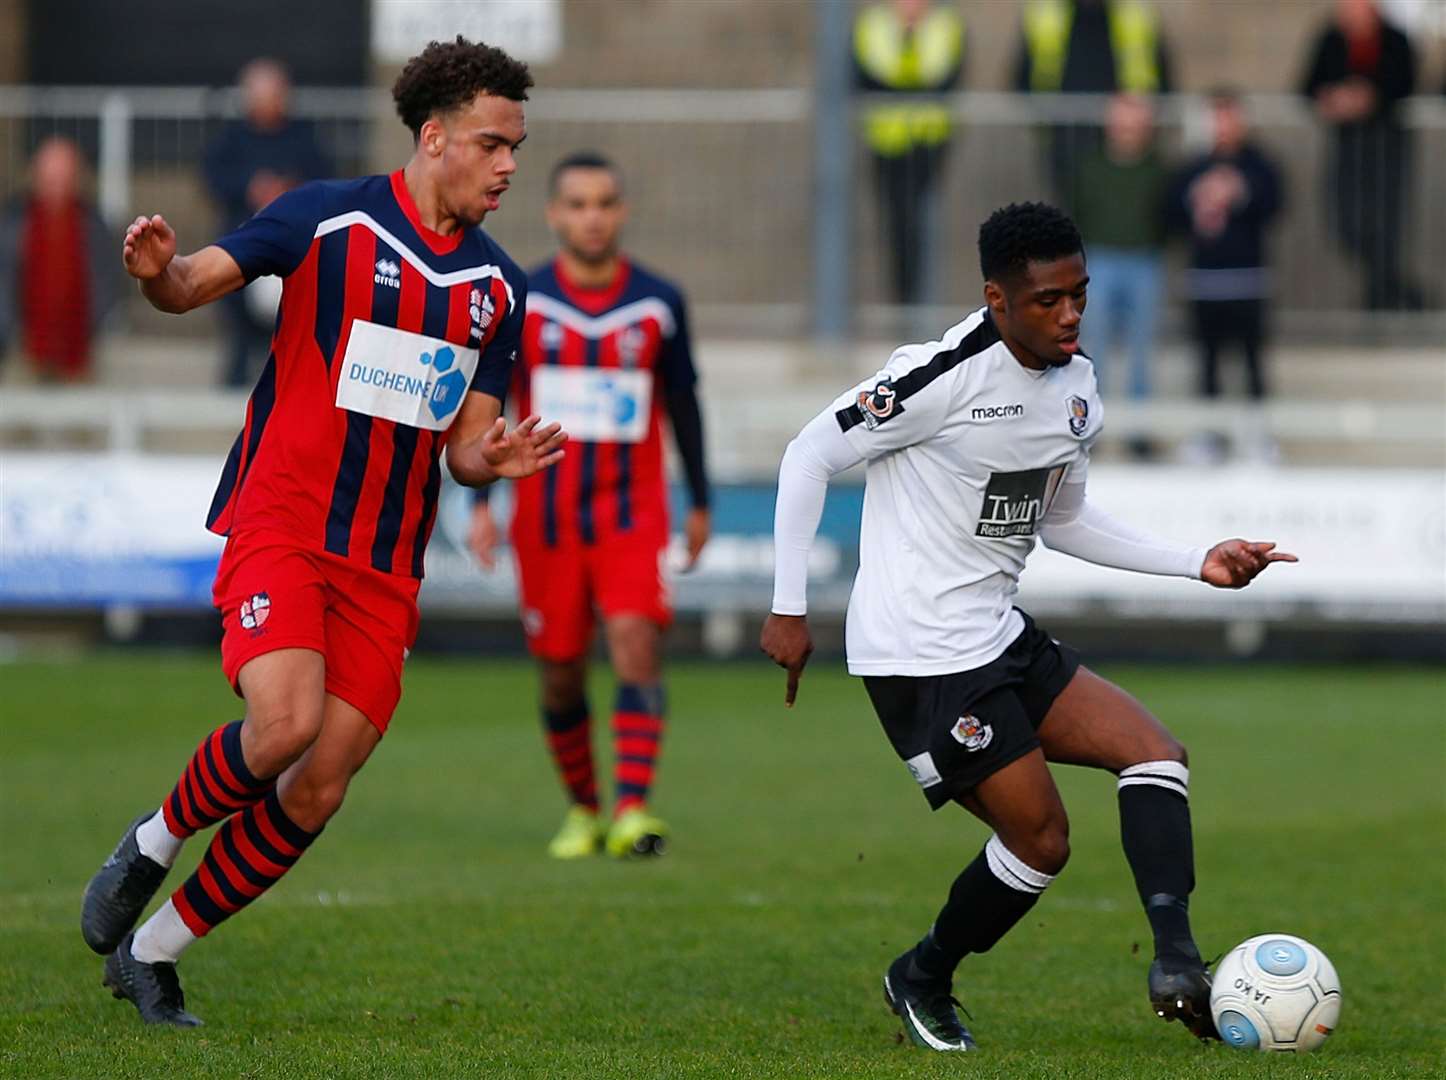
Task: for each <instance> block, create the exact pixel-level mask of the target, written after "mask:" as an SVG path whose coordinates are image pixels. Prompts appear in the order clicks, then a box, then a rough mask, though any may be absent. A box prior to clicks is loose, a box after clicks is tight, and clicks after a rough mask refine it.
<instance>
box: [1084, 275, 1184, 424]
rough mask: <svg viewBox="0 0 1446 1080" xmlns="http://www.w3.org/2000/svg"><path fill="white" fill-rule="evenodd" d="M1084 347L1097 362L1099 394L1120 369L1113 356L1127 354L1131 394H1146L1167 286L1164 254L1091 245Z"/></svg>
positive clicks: (1137, 396)
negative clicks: (1113, 374) (1161, 305)
mask: <svg viewBox="0 0 1446 1080" xmlns="http://www.w3.org/2000/svg"><path fill="white" fill-rule="evenodd" d="M1089 273H1090V286H1089V309H1088V311H1087V312H1086V314H1085V320H1084V344H1085V351H1086V352H1088V353H1089V354H1090V357H1091V358H1092V359H1093V360H1094V362H1095V374H1096V376H1097V378H1098V379H1099V384H1100V394H1101V395H1103V394H1104V393H1105V392H1106V389H1107V387H1108V385H1109V383H1110V382H1111V379H1112V376H1111V372H1112V371H1113V370H1118V368H1117V366H1116V365H1117V363H1118V361H1116V360H1115V359H1114V356H1115V355H1116V353H1117V352H1126V353H1128V354H1129V365H1130V368H1129V370H1130V397H1132V398H1137V399H1139V398H1146V397H1149V396H1150V364H1151V362H1152V361H1153V359H1154V357H1153V353H1154V350H1155V327H1156V325H1157V324H1158V322H1159V318H1160V302H1161V299H1162V297H1163V294H1164V288H1165V268H1164V257H1163V256H1162V255H1160V254H1159V253H1158V252H1153V251H1140V250H1135V249H1130V248H1110V247H1098V248H1091V249H1090V251H1089Z"/></svg>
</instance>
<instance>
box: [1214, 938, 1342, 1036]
mask: <svg viewBox="0 0 1446 1080" xmlns="http://www.w3.org/2000/svg"><path fill="white" fill-rule="evenodd" d="M1212 978H1213V986H1212V988H1211V991H1210V1015H1211V1016H1212V1017H1214V1019H1215V1027H1216V1029H1217V1030H1218V1031H1219V1032H1220V1037H1221V1038H1222V1039H1224V1040H1225V1043H1226V1045H1227V1046H1233V1047H1235V1048H1236V1049H1238V1050H1280V1051H1284V1052H1286V1053H1303V1052H1305V1051H1307V1050H1314V1049H1316V1048H1317V1047H1318V1046H1320V1045H1321V1044H1322V1043H1323V1042H1325V1041H1326V1038H1327V1036H1329V1035H1330V1033H1331V1032H1332V1031H1334V1030H1335V1027H1336V1021H1337V1020H1339V1019H1340V1015H1341V981H1340V978H1339V977H1338V976H1337V975H1336V969H1335V967H1334V966H1332V964H1331V962H1330V960H1329V959H1328V958H1327V957H1326V954H1325V953H1323V952H1321V951H1320V950H1319V949H1317V948H1316V947H1315V946H1314V945H1312V944H1311V943H1310V942H1309V941H1306V940H1305V939H1304V938H1298V937H1293V936H1292V935H1290V934H1261V935H1259V936H1258V937H1253V938H1250V939H1248V940H1246V941H1242V942H1241V943H1240V944H1239V945H1237V946H1235V948H1233V949H1231V950H1230V952H1228V953H1227V954H1226V955H1225V957H1224V959H1222V960H1221V961H1220V965H1219V966H1218V967H1217V968H1216V969H1215V971H1214V974H1213V976H1212Z"/></svg>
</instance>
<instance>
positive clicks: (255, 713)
mask: <svg viewBox="0 0 1446 1080" xmlns="http://www.w3.org/2000/svg"><path fill="white" fill-rule="evenodd" d="M321 719H322V708H321V703H320V702H317V703H316V704H315V705H313V704H311V703H310V702H300V701H295V702H278V703H274V704H267V705H265V706H262V707H259V708H258V707H254V706H253V707H252V708H250V709H248V711H247V714H246V723H247V724H248V725H250V726H252V728H253V729H254V731H255V737H254V741H253V742H252V746H251V747H250V748H248V750H250V749H254V751H255V754H254V755H253V754H251V753H249V752H248V754H247V760H248V761H251V762H252V764H253V771H256V772H259V773H260V774H261V775H267V774H269V773H274V772H279V771H281V770H282V769H284V768H286V766H288V765H290V764H291V763H292V762H293V761H295V760H296V759H297V758H299V757H301V755H302V754H304V753H305V752H306V749H307V747H309V746H310V745H311V744H312V743H314V742H315V741H316V737H317V736H318V735H319V734H321ZM253 756H254V758H255V759H256V760H255V761H252V758H253Z"/></svg>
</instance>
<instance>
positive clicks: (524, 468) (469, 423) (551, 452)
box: [447, 390, 567, 487]
mask: <svg viewBox="0 0 1446 1080" xmlns="http://www.w3.org/2000/svg"><path fill="white" fill-rule="evenodd" d="M566 441H567V432H565V431H563V430H562V425H561V424H558V423H556V422H554V423H551V424H543V423H542V418H541V417H540V416H536V415H533V416H529V417H527V419H525V420H523V421H522V422H521V423H520V424H518V425H517V426H516V427H515V428H512V429H511V430H510V431H509V430H508V428H507V421H506V419H505V418H504V417H503V416H502V399H501V398H499V397H494V396H493V395H492V394H488V393H485V392H483V391H478V390H473V391H471V392H470V393H468V395H467V399H466V400H465V401H463V402H462V409H461V412H460V413H459V414H458V416H457V421H456V424H455V425H454V430H453V433H452V437H451V439H449V440H448V441H447V469H448V471H449V472H451V474H452V479H454V480H456V481H457V483H459V484H461V485H463V486H464V487H481V486H482V485H484V484H490V483H492V481H494V480H498V479H501V478H502V477H504V476H505V477H509V478H511V479H513V480H518V479H521V478H522V477H524V476H531V475H532V474H533V473H538V472H541V471H542V470H543V469H546V468H548V467H549V466H552V465H556V464H557V463H558V462H559V461H561V460H562V454H563V450H562V444H563V443H565V442H566Z"/></svg>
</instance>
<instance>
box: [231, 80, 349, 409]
mask: <svg viewBox="0 0 1446 1080" xmlns="http://www.w3.org/2000/svg"><path fill="white" fill-rule="evenodd" d="M240 89H241V100H242V110H243V116H242V117H241V118H240V119H237V120H231V121H228V122H227V123H226V126H225V127H224V128H222V130H221V134H220V135H219V136H217V138H216V140H215V141H214V142H212V143H211V145H210V146H209V147H207V149H206V160H205V165H204V171H205V179H206V187H207V189H208V190H209V191H210V194H211V197H212V198H213V199H214V200H215V201H216V204H217V206H218V207H219V209H220V211H221V219H222V220H221V231H222V232H230V231H231V230H233V229H235V228H236V227H237V226H238V225H240V224H241V223H242V222H243V221H245V220H246V219H247V218H249V217H250V216H251V215H252V214H254V213H256V211H258V210H260V209H261V208H262V207H264V206H266V205H267V204H268V203H270V202H271V201H272V200H273V199H275V198H276V197H277V196H278V195H281V194H282V193H284V192H287V191H290V190H291V189H292V188H294V187H296V186H297V185H298V184H302V183H305V182H306V181H308V180H319V179H321V178H323V177H326V176H329V175H330V174H331V163H330V162H329V161H328V160H327V158H326V155H325V154H323V153H322V150H321V147H320V145H319V144H318V143H317V139H316V131H315V129H314V128H313V127H312V125H311V124H310V122H308V121H305V120H297V119H293V118H292V117H291V115H290V109H291V78H290V76H289V75H288V74H287V71H286V68H285V67H283V66H282V65H281V64H280V63H278V62H277V61H275V60H266V59H261V60H253V61H251V62H250V63H249V64H247V65H246V66H245V67H244V68H242V69H241V77H240ZM255 288H256V286H255V285H254V284H253V285H252V286H249V287H248V288H247V289H244V290H239V291H237V292H234V293H231V294H230V295H228V296H225V297H223V298H222V299H221V301H220V304H219V305H218V306H219V308H220V310H221V316H222V319H223V321H224V323H225V327H226V352H225V366H224V371H223V374H222V381H223V382H224V384H225V385H227V386H246V385H248V384H249V383H250V382H251V380H252V379H253V378H255V376H256V373H257V372H258V371H259V370H260V367H261V363H262V362H263V361H264V360H265V357H266V354H267V351H268V350H269V349H270V345H271V330H272V323H273V321H274V316H275V310H274V306H273V307H272V308H271V309H270V310H269V311H268V310H267V308H266V305H265V304H259V305H258V304H257V303H256V296H255V295H253V296H252V300H251V302H249V303H248V294H252V290H253V289H255ZM262 289H263V290H264V286H263V287H262ZM262 295H264V292H263V293H262Z"/></svg>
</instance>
